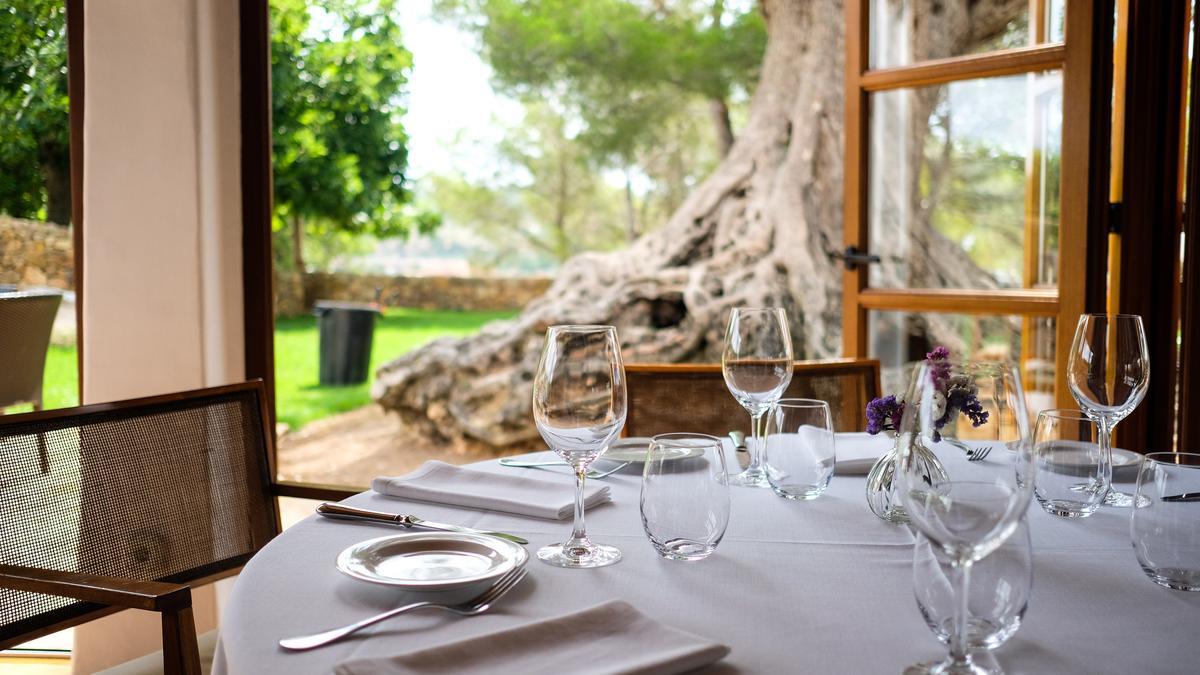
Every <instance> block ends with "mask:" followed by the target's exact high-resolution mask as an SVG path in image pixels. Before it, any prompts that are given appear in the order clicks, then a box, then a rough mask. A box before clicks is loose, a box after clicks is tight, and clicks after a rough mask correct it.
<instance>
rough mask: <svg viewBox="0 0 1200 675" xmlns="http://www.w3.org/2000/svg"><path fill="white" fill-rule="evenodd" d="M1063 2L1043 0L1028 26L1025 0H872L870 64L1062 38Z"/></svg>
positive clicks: (878, 65)
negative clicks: (1037, 18)
mask: <svg viewBox="0 0 1200 675" xmlns="http://www.w3.org/2000/svg"><path fill="white" fill-rule="evenodd" d="M1065 4H1066V3H1065V0H1049V2H1046V3H1045V13H1044V14H1043V15H1042V16H1041V18H1040V24H1035V25H1034V26H1033V30H1032V31H1031V30H1030V28H1031V27H1030V14H1029V3H1012V2H1010V3H999V2H996V3H993V2H968V1H967V0H871V17H870V22H871V68H889V67H894V66H904V65H909V64H913V63H917V62H920V61H928V60H931V59H942V58H948V57H951V56H963V55H967V54H984V53H987V52H993V51H997V50H1000V49H1011V48H1013V47H1025V46H1028V45H1030V44H1038V43H1051V42H1062V40H1063V33H1064V29H1065V23H1066V16H1065V15H1066V7H1065ZM1039 28H1040V30H1038V29H1039ZM1031 34H1033V35H1036V36H1038V39H1031V37H1030V36H1031Z"/></svg>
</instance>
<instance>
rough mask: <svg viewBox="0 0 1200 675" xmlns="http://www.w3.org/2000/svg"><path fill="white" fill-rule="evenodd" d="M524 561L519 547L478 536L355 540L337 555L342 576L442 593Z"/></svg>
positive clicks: (408, 535) (525, 555)
mask: <svg viewBox="0 0 1200 675" xmlns="http://www.w3.org/2000/svg"><path fill="white" fill-rule="evenodd" d="M528 559H529V554H528V553H526V552H525V549H524V547H522V546H518V545H517V544H515V543H513V542H510V541H506V540H504V539H499V538H497V537H488V536H484V535H478V534H465V533H463V534H459V533H457V532H406V533H404V534H393V535H391V536H387V537H379V538H378V539H368V540H367V541H361V542H359V543H357V544H354V545H353V546H350V547H347V548H346V550H344V551H342V552H341V553H340V554H338V557H337V568H338V569H339V570H340V571H342V572H343V573H345V574H347V575H349V576H351V577H354V578H355V579H361V580H363V581H370V582H372V583H376V584H386V585H388V586H397V587H400V588H404V589H407V590H410V591H446V590H451V589H454V588H461V587H463V586H469V585H472V584H477V583H480V582H483V581H488V580H490V579H494V578H496V577H499V576H500V575H502V574H504V573H505V572H508V571H509V570H511V569H513V568H515V567H520V566H521V565H524V564H525V561H527V560H528Z"/></svg>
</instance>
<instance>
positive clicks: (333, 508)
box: [317, 502, 529, 545]
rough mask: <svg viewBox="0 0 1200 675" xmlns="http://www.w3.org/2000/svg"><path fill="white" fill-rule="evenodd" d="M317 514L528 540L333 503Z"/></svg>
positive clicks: (511, 539) (522, 540)
mask: <svg viewBox="0 0 1200 675" xmlns="http://www.w3.org/2000/svg"><path fill="white" fill-rule="evenodd" d="M317 513H319V514H321V515H323V516H325V517H326V518H336V519H340V520H365V521H368V522H372V523H387V524H389V525H398V526H400V527H420V528H424V529H426V530H440V531H442V532H463V533H466V534H483V535H487V536H489V537H499V538H501V539H507V540H509V541H511V542H515V543H517V544H522V545H524V544H528V543H529V540H527V539H522V538H521V537H518V536H517V535H515V534H508V533H507V532H491V531H488V530H474V529H471V528H469V527H463V526H461V525H448V524H446V523H435V522H433V521H432V520H425V519H424V518H418V517H417V516H413V515H408V514H404V513H387V512H386V511H371V510H370V509H360V508H356V507H353V506H346V505H345V504H335V503H333V502H325V503H323V504H321V505H320V506H318V507H317Z"/></svg>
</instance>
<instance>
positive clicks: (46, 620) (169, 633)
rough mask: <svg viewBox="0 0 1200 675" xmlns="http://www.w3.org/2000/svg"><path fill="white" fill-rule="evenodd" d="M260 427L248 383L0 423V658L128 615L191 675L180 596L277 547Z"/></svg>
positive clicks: (257, 394) (260, 402) (257, 389)
mask: <svg viewBox="0 0 1200 675" xmlns="http://www.w3.org/2000/svg"><path fill="white" fill-rule="evenodd" d="M266 419H268V417H267V416H266V408H265V396H264V388H263V384H262V382H261V381H255V382H246V383H242V384H236V385H230V386H225V387H216V388H211V389H204V390H198V391H192V392H184V393H179V394H169V395H165V396H157V397H153V398H145V399H137V400H132V401H122V402H117V403H100V404H95V405H87V406H82V407H78V408H70V409H63V410H52V411H46V412H32V413H25V414H21V415H10V416H7V417H0V523H5V524H6V525H5V526H4V527H0V649H4V648H8V647H11V646H13V645H16V644H20V643H22V642H25V641H28V640H31V639H33V638H36V637H40V636H42V635H46V634H49V633H52V632H54V631H57V630H61V629H63V628H67V627H69V626H73V625H77V624H80V623H83V622H86V621H89V620H91V619H94V618H98V617H100V616H103V615H106V614H109V613H112V612H115V611H117V610H119V609H122V608H131V607H132V608H138V609H146V610H151V611H156V612H160V613H162V615H163V616H162V635H163V656H162V663H163V666H164V669H165V671H166V672H168V673H189V674H191V673H199V672H200V666H199V657H198V654H197V640H196V632H195V626H194V622H193V619H192V610H191V590H190V587H191V586H198V585H200V584H204V583H207V582H210V581H214V580H216V579H219V578H222V577H226V576H229V575H232V574H234V573H236V571H237V570H238V569H239V568H240V567H241V566H242V565H243V564H244V563H245V562H246V561H247V560H249V559H250V557H251V556H252V555H254V553H255V552H257V551H258V550H259V549H260V548H262V546H263V545H264V544H266V543H267V542H268V541H269V540H270V539H271V538H272V537H274V536H275V535H276V534H278V533H279V528H280V525H279V516H278V511H277V509H276V503H275V499H274V496H275V494H276V493H277V490H276V486H275V485H274V484H273V482H272V474H271V472H270V469H269V467H268V464H269V459H268V458H269V457H270V448H271V444H272V442H273V441H272V435H271V434H270V432H269V429H268V428H267V426H266V423H265V420H266ZM38 435H45V438H46V439H47V445H48V447H49V451H50V455H51V458H52V459H53V462H52V466H53V470H52V471H50V472H49V473H48V474H42V473H39V472H36V471H30V470H29V468H30V467H29V466H28V465H29V463H30V460H29V459H28V458H29V457H30V456H31V455H30V453H29V452H28V450H29V449H30V448H31V446H32V444H33V443H36V441H35V440H34V437H36V436H38ZM347 494H348V493H347Z"/></svg>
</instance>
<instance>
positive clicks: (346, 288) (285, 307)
mask: <svg viewBox="0 0 1200 675" xmlns="http://www.w3.org/2000/svg"><path fill="white" fill-rule="evenodd" d="M550 281H551V280H550V279H549V278H547V277H511V278H509V277H496V278H484V277H432V276H431V277H391V276H384V275H371V274H344V273H337V274H327V273H310V274H305V275H303V277H301V276H300V275H295V274H293V275H286V274H277V275H276V276H275V313H276V314H277V315H279V316H294V315H297V314H304V313H307V312H308V311H310V309H311V308H312V305H313V303H314V302H316V301H318V300H340V301H343V302H372V301H374V300H375V294H376V292H377V289H378V291H379V293H380V300H381V301H382V302H383V304H384V306H386V307H415V308H418V309H450V310H493V311H504V310H516V309H521V308H523V307H524V306H525V305H527V304H529V303H530V302H531V301H532V300H534V299H535V298H537V297H539V296H541V295H542V294H543V293H545V292H546V289H547V288H549V287H550Z"/></svg>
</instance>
